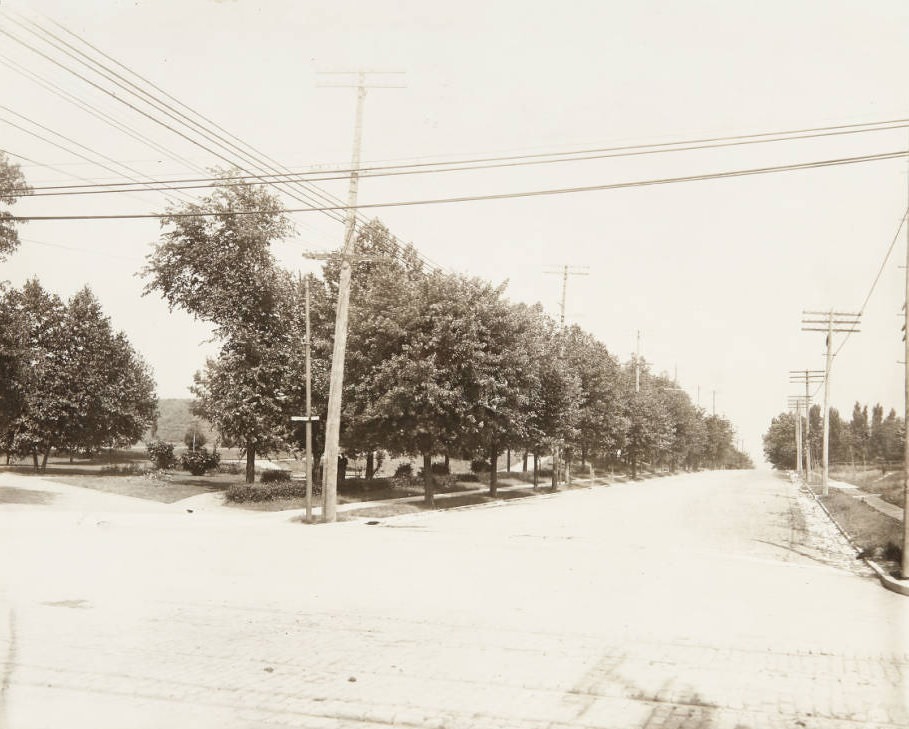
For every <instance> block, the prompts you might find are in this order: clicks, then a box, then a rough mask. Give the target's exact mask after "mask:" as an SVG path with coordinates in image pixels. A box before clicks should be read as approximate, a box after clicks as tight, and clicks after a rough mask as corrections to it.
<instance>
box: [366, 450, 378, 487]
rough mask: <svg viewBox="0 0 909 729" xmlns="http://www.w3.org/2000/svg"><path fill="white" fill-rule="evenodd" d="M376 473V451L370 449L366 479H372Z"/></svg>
mask: <svg viewBox="0 0 909 729" xmlns="http://www.w3.org/2000/svg"><path fill="white" fill-rule="evenodd" d="M375 475H376V459H375V452H374V451H370V452H369V453H367V454H366V480H367V481H372V477H373V476H375Z"/></svg>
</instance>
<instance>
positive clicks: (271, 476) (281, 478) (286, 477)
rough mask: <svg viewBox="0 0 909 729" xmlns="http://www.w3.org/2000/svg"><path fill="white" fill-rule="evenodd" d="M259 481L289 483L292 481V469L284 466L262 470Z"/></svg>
mask: <svg viewBox="0 0 909 729" xmlns="http://www.w3.org/2000/svg"><path fill="white" fill-rule="evenodd" d="M259 481H260V483H288V482H289V481H290V471H287V470H285V469H283V468H275V469H270V470H268V471H262V475H261V476H259Z"/></svg>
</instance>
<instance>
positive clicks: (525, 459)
mask: <svg viewBox="0 0 909 729" xmlns="http://www.w3.org/2000/svg"><path fill="white" fill-rule="evenodd" d="M522 473H527V451H524V467H523V469H522Z"/></svg>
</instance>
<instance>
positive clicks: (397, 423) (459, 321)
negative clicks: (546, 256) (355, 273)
mask: <svg viewBox="0 0 909 729" xmlns="http://www.w3.org/2000/svg"><path fill="white" fill-rule="evenodd" d="M397 304H398V308H397V309H396V311H395V312H391V311H387V312H386V313H387V315H388V317H389V318H390V319H392V322H391V323H389V324H388V326H386V327H385V331H386V333H387V334H388V335H389V337H390V338H391V339H390V340H389V341H386V342H384V343H383V345H382V346H383V347H385V348H386V349H385V352H386V355H385V356H383V357H382V358H381V359H380V360H378V361H376V362H375V363H374V364H373V366H372V367H370V368H369V371H368V373H367V374H366V376H364V377H362V378H361V379H360V380H359V384H357V385H355V386H354V387H355V388H356V400H357V408H358V411H357V418H358V426H357V427H358V428H360V429H362V431H363V432H368V433H372V434H375V438H376V439H377V440H379V439H381V442H382V443H383V444H384V445H385V446H386V447H387V448H388V449H389V450H390V451H392V452H396V453H418V454H420V455H421V456H422V459H423V477H424V485H425V494H426V503H427V504H430V505H431V504H432V503H433V480H432V468H431V465H432V456H433V454H435V453H439V452H445V451H448V450H452V449H457V448H463V447H465V446H466V447H468V448H469V447H474V446H475V445H476V444H478V443H479V442H481V441H483V439H484V438H490V437H494V435H495V433H496V432H498V431H496V430H495V428H496V427H505V426H504V425H502V424H501V423H500V424H497V425H495V426H493V425H492V424H491V420H490V418H491V416H492V415H493V413H492V412H491V410H490V408H493V409H498V408H499V407H501V408H502V410H501V411H500V412H499V415H500V416H502V415H504V413H505V412H506V411H507V412H509V413H510V412H511V407H512V405H513V404H514V405H515V407H517V405H519V404H520V395H519V394H515V393H516V392H517V391H518V390H519V388H515V389H514V390H505V389H504V388H503V389H501V390H500V389H498V388H499V387H500V386H502V385H504V381H503V380H501V379H500V378H501V377H502V373H497V372H496V367H497V366H499V365H501V364H502V363H503V362H504V358H503V353H502V348H501V347H500V344H501V343H500V342H497V341H496V339H497V337H499V336H500V335H501V330H500V329H497V328H496V327H497V325H498V324H497V322H496V321H495V318H496V317H497V316H498V315H499V314H501V313H502V311H503V310H502V303H501V289H497V288H494V287H492V286H490V285H488V284H485V283H482V282H480V281H478V280H476V279H468V278H465V277H461V276H454V275H446V274H441V273H434V274H431V275H428V276H424V277H420V278H419V279H417V280H414V281H413V282H412V283H411V286H410V289H409V296H408V297H406V298H405V299H403V300H400V301H398V302H397ZM508 367H509V368H512V364H510V363H509V365H508ZM512 371H513V369H512ZM504 374H505V375H507V374H508V372H505V373H504Z"/></svg>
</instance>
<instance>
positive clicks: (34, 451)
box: [32, 448, 41, 472]
mask: <svg viewBox="0 0 909 729" xmlns="http://www.w3.org/2000/svg"><path fill="white" fill-rule="evenodd" d="M32 462H33V463H34V464H35V471H36V472H37V471H40V470H41V467H40V466H39V465H38V449H37V448H32Z"/></svg>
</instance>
